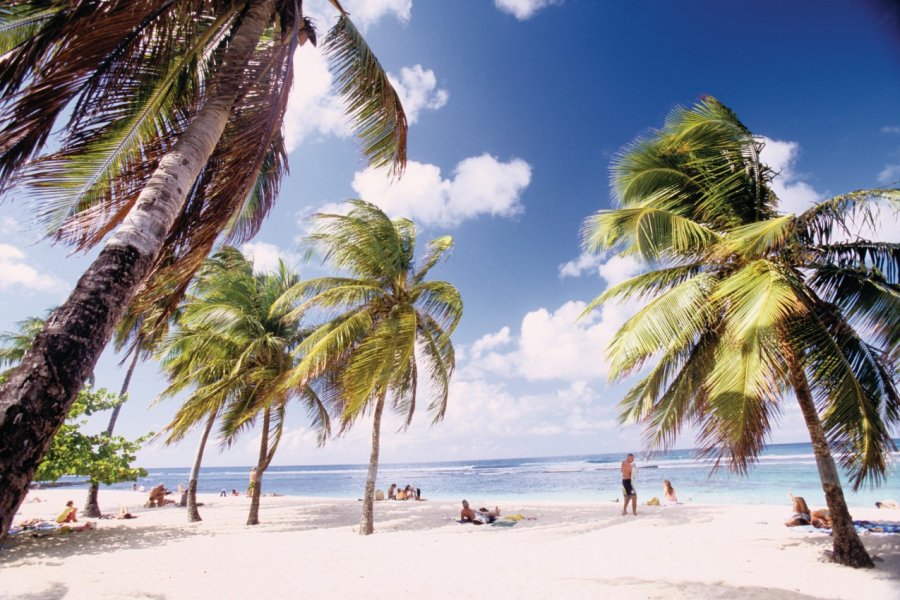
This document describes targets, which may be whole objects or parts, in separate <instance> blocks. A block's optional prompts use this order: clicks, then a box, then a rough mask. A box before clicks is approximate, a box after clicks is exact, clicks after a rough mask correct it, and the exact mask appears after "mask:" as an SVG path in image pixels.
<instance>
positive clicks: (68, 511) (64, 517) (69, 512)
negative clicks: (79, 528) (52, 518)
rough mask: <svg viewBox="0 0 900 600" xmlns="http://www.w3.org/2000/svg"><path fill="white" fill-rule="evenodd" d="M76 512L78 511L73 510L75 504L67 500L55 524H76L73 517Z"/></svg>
mask: <svg viewBox="0 0 900 600" xmlns="http://www.w3.org/2000/svg"><path fill="white" fill-rule="evenodd" d="M77 512H78V509H77V508H75V503H74V502H72V501H71V500H69V501H68V502H66V507H65V508H64V509H63V511H62V512H61V513H59V516H58V517H56V522H57V523H77V522H78V519H77V518H76V516H75V513H77Z"/></svg>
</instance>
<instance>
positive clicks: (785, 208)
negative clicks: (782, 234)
mask: <svg viewBox="0 0 900 600" xmlns="http://www.w3.org/2000/svg"><path fill="white" fill-rule="evenodd" d="M763 141H764V142H765V144H766V145H765V147H764V148H763V149H762V152H761V153H760V160H762V162H764V163H765V164H767V165H769V167H771V168H772V169H773V170H775V171H776V172H778V176H776V177H775V178H774V179H773V180H772V183H771V186H772V190H773V191H774V192H775V194H776V195H777V196H778V200H779V203H778V207H779V209H780V210H781V211H782V212H784V213H802V212H804V211H805V210H806V209H808V208H809V207H810V206H812V205H813V204H815V203H817V202H820V201H821V200H823V196H822V195H820V194H819V193H818V192H816V190H814V189H813V188H812V186H811V185H809V184H808V183H806V182H805V181H803V177H802V175H801V174H799V173H797V172H796V171H795V169H794V165H795V163H796V161H797V157H798V156H799V155H800V144H798V143H797V142H785V141H780V140H773V139H771V138H768V137H764V138H763Z"/></svg>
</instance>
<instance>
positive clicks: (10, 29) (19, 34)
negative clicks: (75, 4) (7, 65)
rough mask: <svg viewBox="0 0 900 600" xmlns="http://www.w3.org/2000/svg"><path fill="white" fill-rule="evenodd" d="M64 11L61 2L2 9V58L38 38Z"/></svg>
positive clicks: (0, 41)
mask: <svg viewBox="0 0 900 600" xmlns="http://www.w3.org/2000/svg"><path fill="white" fill-rule="evenodd" d="M63 10H64V6H63V4H62V3H61V2H50V1H45V2H23V3H21V4H18V5H16V4H12V5H11V6H4V7H0V56H2V55H4V54H6V53H7V52H11V51H12V50H13V49H15V48H16V47H18V46H19V45H21V44H23V43H24V42H27V41H28V40H30V39H32V38H33V37H35V36H37V35H38V33H39V32H40V30H41V29H42V28H43V27H45V26H46V25H47V24H48V22H50V21H51V20H52V19H53V18H54V17H57V18H58V15H59V13H61V12H62V11H63Z"/></svg>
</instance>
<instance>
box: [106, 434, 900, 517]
mask: <svg viewBox="0 0 900 600" xmlns="http://www.w3.org/2000/svg"><path fill="white" fill-rule="evenodd" d="M623 458H624V454H622V453H612V454H590V455H584V456H554V457H533V458H512V459H497V460H468V461H452V462H428V463H402V464H382V465H380V466H379V469H378V482H377V487H378V488H379V489H382V490H386V489H387V488H388V487H389V486H390V484H391V483H396V484H398V485H400V486H405V485H407V484H411V485H412V486H413V487H417V488H420V489H421V490H422V496H423V497H424V498H430V499H435V500H459V499H462V498H469V499H471V500H473V501H474V502H478V503H482V504H484V503H486V504H491V505H493V504H497V503H504V502H505V503H507V504H508V503H515V502H516V501H524V502H527V501H552V502H569V501H571V502H602V501H609V500H614V499H616V498H618V497H620V489H621V484H620V481H621V477H620V474H619V463H620V462H621V460H622V459H623ZM898 458H900V453H894V461H893V464H892V465H891V467H890V471H889V473H888V477H887V480H886V481H885V482H884V483H883V484H882V485H881V486H880V487H878V488H875V489H871V488H865V489H861V490H860V491H858V492H853V491H852V490H851V488H850V486H849V485H848V484H847V483H846V480H845V485H844V493H845V496H846V498H847V503H848V505H850V506H851V507H852V506H872V505H873V503H874V502H875V501H876V500H880V499H885V498H892V499H895V500H900V481H898V473H897V470H896V462H897V459H898ZM635 464H636V465H637V467H638V470H637V476H636V477H635V482H634V483H635V488H636V489H637V491H638V500H639V501H640V502H644V501H646V500H648V499H650V498H651V497H653V496H656V497H659V498H662V487H663V480H664V479H668V480H670V481H671V482H672V485H673V486H674V487H675V489H676V491H677V494H678V498H679V500H680V501H682V502H695V503H702V504H735V503H738V504H785V505H786V504H787V503H788V492H792V493H794V494H795V495H798V496H804V497H805V498H806V500H807V502H809V504H810V505H816V506H818V505H823V506H824V504H825V500H824V496H823V493H822V487H821V485H820V483H819V477H818V472H817V470H816V464H815V459H814V457H813V454H812V447H811V446H810V444H773V445H770V446H768V448H767V449H766V450H765V452H764V453H763V454H762V456H761V457H760V460H759V462H758V463H757V464H756V465H754V466H752V467H751V468H750V472H749V473H748V474H747V475H745V476H739V475H736V474H733V473H729V472H728V470H727V469H726V468H721V469H719V470H718V471H716V472H714V473H711V472H710V467H711V463H710V462H705V461H701V460H699V459H698V458H697V457H696V455H695V452H694V451H693V450H673V451H671V452H669V453H667V454H664V455H655V456H651V457H642V456H641V455H638V456H637V459H636V463H635ZM189 471H190V469H188V468H159V469H148V476H147V477H146V478H143V479H142V480H141V481H139V482H138V484H139V485H143V486H145V487H147V488H149V487H151V486H153V485H156V484H157V483H160V482H161V483H165V484H166V486H167V487H169V488H170V489H174V488H175V487H176V486H177V485H178V484H179V483H183V484H186V483H187V479H188V473H189ZM248 473H249V467H208V468H203V469H202V472H201V476H200V480H199V482H198V490H199V491H200V492H208V493H217V492H219V491H221V490H222V489H225V490H228V491H229V492H230V491H231V490H232V489H236V490H238V491H241V492H243V491H245V490H246V489H247V482H248ZM366 473H367V466H366V465H362V464H359V465H323V466H315V465H308V466H307V465H304V466H272V467H269V469H268V470H267V471H266V473H265V476H264V479H263V493H272V492H276V493H279V494H287V495H298V496H316V497H336V498H359V497H361V496H362V493H363V488H364V487H365V480H366ZM112 487H114V488H119V489H122V488H126V489H127V488H130V487H131V484H130V483H127V484H126V483H123V484H116V485H114V486H112Z"/></svg>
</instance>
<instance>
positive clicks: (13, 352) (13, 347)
mask: <svg viewBox="0 0 900 600" xmlns="http://www.w3.org/2000/svg"><path fill="white" fill-rule="evenodd" d="M46 324H47V320H46V319H42V318H40V317H28V318H27V319H25V320H24V321H19V322H18V323H16V325H17V327H18V329H17V330H16V331H4V332H3V333H0V368H2V367H10V369H8V370H7V371H4V372H3V373H4V374H9V372H10V371H11V370H12V367H15V366H16V365H18V364H19V363H20V362H22V358H23V357H24V356H25V353H26V352H28V349H29V348H31V344H33V343H34V338H35V337H37V334H38V333H40V332H41V330H42V329H43V328H44V325H46Z"/></svg>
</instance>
